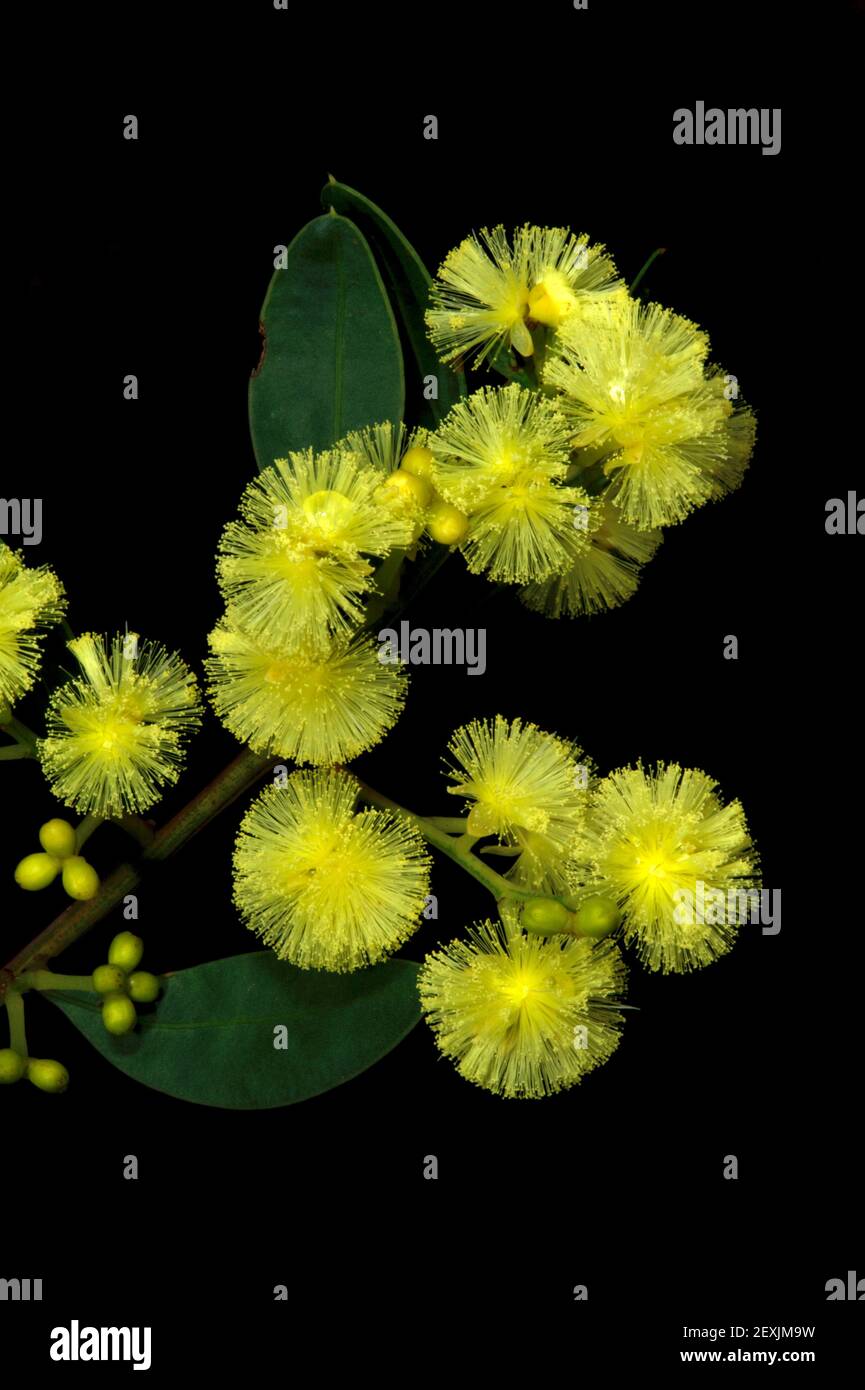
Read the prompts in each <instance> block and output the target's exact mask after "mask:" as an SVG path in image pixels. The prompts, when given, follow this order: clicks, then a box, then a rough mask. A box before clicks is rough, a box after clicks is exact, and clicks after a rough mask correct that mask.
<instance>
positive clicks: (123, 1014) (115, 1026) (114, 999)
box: [102, 994, 138, 1038]
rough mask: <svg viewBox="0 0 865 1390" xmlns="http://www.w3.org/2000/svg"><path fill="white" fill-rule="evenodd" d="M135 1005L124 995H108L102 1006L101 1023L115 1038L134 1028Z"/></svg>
mask: <svg viewBox="0 0 865 1390" xmlns="http://www.w3.org/2000/svg"><path fill="white" fill-rule="evenodd" d="M137 1017H138V1015H137V1014H136V1012H135V1005H134V1004H133V1002H132V1000H131V999H128V998H127V996H126V995H125V994H108V995H106V997H105V1000H104V1002H103V1005H102V1022H103V1023H104V1024H105V1027H106V1028H107V1030H108V1032H109V1033H113V1034H114V1036H115V1037H116V1038H119V1037H121V1036H122V1034H123V1033H128V1032H129V1031H130V1029H132V1028H134V1027H135V1020H136V1018H137Z"/></svg>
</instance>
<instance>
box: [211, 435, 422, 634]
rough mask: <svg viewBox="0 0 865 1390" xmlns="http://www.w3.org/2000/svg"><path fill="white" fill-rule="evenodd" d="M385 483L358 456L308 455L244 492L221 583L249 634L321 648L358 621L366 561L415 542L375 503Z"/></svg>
mask: <svg viewBox="0 0 865 1390" xmlns="http://www.w3.org/2000/svg"><path fill="white" fill-rule="evenodd" d="M381 484H382V479H381V474H380V472H379V471H378V470H377V469H375V468H373V467H371V466H370V465H369V464H364V463H362V462H361V460H360V459H359V457H358V455H357V454H353V453H348V452H346V451H345V450H337V449H333V450H329V451H328V452H326V453H321V454H315V453H313V451H312V450H311V449H307V450H306V451H304V452H302V453H295V454H291V455H290V457H289V458H288V459H277V460H276V462H275V463H274V466H273V467H272V468H267V469H265V470H264V472H263V473H261V475H260V476H259V477H258V478H256V479H255V480H254V481H253V482H251V483H250V484H249V486H248V487H247V489H246V491H245V492H244V494H243V498H242V499H241V504H240V510H241V520H240V521H233V522H230V523H229V525H228V526H227V527H226V528H225V531H224V532H223V535H222V538H221V540H220V551H221V554H220V559H219V564H218V576H219V581H220V587H221V589H222V593H223V595H224V597H225V599H226V602H227V603H230V604H232V605H233V606H235V607H236V610H237V614H238V618H239V619H240V621H241V622H242V623H243V626H244V627H245V629H246V630H247V631H249V632H250V633H252V634H254V635H255V636H261V637H264V638H265V639H266V640H277V641H287V640H289V639H291V640H294V641H297V642H308V643H319V644H321V645H322V646H325V647H326V645H327V639H328V636H329V635H331V634H334V633H343V634H345V633H348V632H350V631H351V629H352V628H354V627H356V626H357V625H358V624H359V623H360V622H361V621H362V618H363V600H364V596H365V595H366V593H367V592H368V590H369V589H370V587H371V582H372V581H371V576H372V572H373V571H372V566H371V565H370V563H369V561H368V559H367V558H366V557H367V556H370V555H372V556H379V557H382V556H385V555H387V553H388V551H389V550H391V549H392V548H393V547H394V546H402V545H406V544H408V543H409V542H410V541H411V537H412V526H411V521H410V518H409V517H408V516H407V515H404V514H402V513H400V512H398V511H397V509H395V508H393V507H390V506H383V505H382V503H381V500H380V496H379V494H380V490H381Z"/></svg>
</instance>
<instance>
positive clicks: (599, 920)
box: [574, 894, 622, 937]
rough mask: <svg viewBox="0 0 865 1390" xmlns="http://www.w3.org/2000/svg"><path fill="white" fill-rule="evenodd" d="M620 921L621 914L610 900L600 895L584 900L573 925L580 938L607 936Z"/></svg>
mask: <svg viewBox="0 0 865 1390" xmlns="http://www.w3.org/2000/svg"><path fill="white" fill-rule="evenodd" d="M621 920H622V914H621V912H620V911H619V909H618V906H617V905H616V903H615V902H614V901H613V899H612V898H605V897H602V896H601V895H600V894H597V895H596V896H594V897H592V898H584V899H583V902H582V904H581V905H580V907H579V909H578V910H577V915H576V921H575V923H574V925H575V927H576V930H577V933H578V934H579V935H580V936H595V937H600V936H609V934H610V932H611V931H615V929H616V927H617V926H618V925H619V923H620V922H621Z"/></svg>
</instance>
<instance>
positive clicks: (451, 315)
mask: <svg viewBox="0 0 865 1390" xmlns="http://www.w3.org/2000/svg"><path fill="white" fill-rule="evenodd" d="M625 292H626V291H625V286H624V284H623V283H622V281H621V280H619V279H618V278H617V275H616V268H615V266H614V265H613V262H612V260H611V259H610V257H609V256H608V255H607V254H606V253H605V251H604V248H603V247H602V246H595V245H591V244H590V243H589V239H588V237H587V236H585V235H580V236H575V235H574V233H573V232H569V231H567V230H566V229H564V228H562V227H531V226H525V227H520V228H518V229H517V230H516V231H515V232H514V233H513V237H512V238H511V239H510V240H509V239H508V235H507V233H506V232H505V230H504V228H503V227H494V228H493V229H492V231H487V230H486V229H484V230H482V231H481V233H480V236H479V237H477V236H468V237H466V239H465V240H464V241H462V242H461V243H460V245H459V246H457V247H456V249H455V250H453V251H451V252H450V254H449V255H448V256H447V257H446V258H445V261H444V263H443V264H442V266H441V269H440V270H439V272H438V275H437V277H436V279H435V280H434V281H433V285H432V288H431V291H430V301H431V302H430V308H429V309H428V310H427V314H426V323H427V329H428V331H429V335H430V338H431V339H432V342H433V343H434V344H435V347H436V350H437V351H438V353H439V356H440V357H441V358H442V360H443V361H445V362H453V361H455V360H457V359H458V358H462V357H465V356H466V355H467V354H468V353H470V352H472V351H473V350H474V349H478V351H477V352H476V354H475V359H474V360H475V363H480V362H482V361H483V360H484V359H485V358H486V357H489V356H495V354H496V353H497V352H498V350H499V348H500V347H501V346H502V345H504V344H508V345H509V346H510V347H512V348H514V349H515V350H516V351H517V352H518V353H520V354H521V355H522V356H523V357H529V356H531V354H532V351H533V346H532V336H531V331H530V330H531V327H532V326H533V325H534V324H542V325H544V326H545V327H547V328H554V329H555V328H558V327H559V326H560V325H561V324H562V323H565V322H569V321H570V320H571V319H574V318H579V317H580V316H581V314H582V313H584V312H585V311H586V310H591V309H592V308H593V307H594V305H596V304H597V303H599V302H600V303H603V302H604V301H605V300H607V299H609V298H619V297H621V296H622V295H624V294H625Z"/></svg>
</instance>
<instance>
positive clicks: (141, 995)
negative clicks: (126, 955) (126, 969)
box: [129, 970, 160, 1004]
mask: <svg viewBox="0 0 865 1390" xmlns="http://www.w3.org/2000/svg"><path fill="white" fill-rule="evenodd" d="M159 990H160V984H159V981H158V979H157V978H156V976H155V975H151V974H150V972H149V971H147V970H136V972H135V974H134V975H130V976H129V997H130V998H131V999H134V1000H135V1002H136V1004H152V1003H153V1001H154V999H158V998H159Z"/></svg>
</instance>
